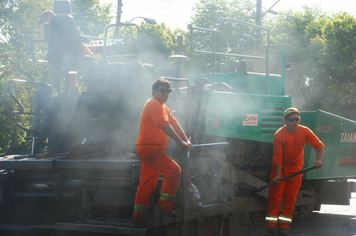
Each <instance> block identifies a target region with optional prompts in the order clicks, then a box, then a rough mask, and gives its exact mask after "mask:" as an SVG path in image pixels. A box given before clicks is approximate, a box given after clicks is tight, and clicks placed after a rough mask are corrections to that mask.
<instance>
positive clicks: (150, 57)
mask: <svg viewBox="0 0 356 236" xmlns="http://www.w3.org/2000/svg"><path fill="white" fill-rule="evenodd" d="M175 45H176V41H175V36H174V35H173V33H172V31H171V29H170V28H167V27H166V26H165V25H164V23H162V24H160V25H150V24H147V23H142V24H141V26H140V60H141V61H142V62H146V63H150V64H154V65H157V66H159V67H166V66H167V60H168V57H169V56H171V55H172V54H173V52H174V50H175V48H176V46H175Z"/></svg>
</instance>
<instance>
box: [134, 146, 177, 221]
mask: <svg viewBox="0 0 356 236" xmlns="http://www.w3.org/2000/svg"><path fill="white" fill-rule="evenodd" d="M136 152H137V155H138V157H139V158H140V160H141V175H140V183H139V185H138V188H137V192H136V198H135V208H134V215H133V219H135V220H139V221H144V220H147V218H148V207H149V198H150V196H151V194H152V193H153V191H154V190H155V188H156V185H157V181H158V177H159V174H161V175H163V176H164V178H163V181H162V187H161V193H160V197H159V199H158V202H157V206H158V207H160V208H161V209H162V210H164V211H172V210H173V204H174V199H175V196H176V192H177V188H178V183H179V179H180V176H181V168H180V166H179V165H178V164H177V163H176V162H175V161H174V160H173V159H172V158H170V157H169V156H168V155H167V154H166V153H165V151H164V150H163V149H162V148H150V149H148V148H140V147H137V148H136Z"/></svg>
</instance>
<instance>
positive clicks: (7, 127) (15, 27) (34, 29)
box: [0, 0, 109, 152]
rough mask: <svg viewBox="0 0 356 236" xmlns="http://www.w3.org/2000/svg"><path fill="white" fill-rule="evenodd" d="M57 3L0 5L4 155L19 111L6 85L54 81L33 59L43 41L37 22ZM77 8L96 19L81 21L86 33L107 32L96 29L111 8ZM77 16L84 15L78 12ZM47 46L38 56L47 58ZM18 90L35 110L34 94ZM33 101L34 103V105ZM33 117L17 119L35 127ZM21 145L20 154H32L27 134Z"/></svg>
mask: <svg viewBox="0 0 356 236" xmlns="http://www.w3.org/2000/svg"><path fill="white" fill-rule="evenodd" d="M53 2H54V1H37V0H22V1H11V0H4V1H1V2H0V24H1V26H2V27H1V29H0V120H1V124H0V152H3V151H5V150H6V149H7V148H8V147H9V143H10V141H11V133H12V130H13V125H14V120H13V119H12V117H13V115H12V111H13V110H18V107H17V105H16V104H15V102H14V100H13V99H12V98H10V96H9V95H8V93H7V92H6V84H7V82H8V81H9V80H11V79H25V80H29V81H37V82H44V79H46V82H47V83H48V82H50V78H49V77H48V76H49V75H50V74H51V70H50V67H47V68H46V67H43V66H42V65H39V64H37V63H34V62H33V60H32V59H31V52H32V49H31V39H32V38H40V37H41V36H40V30H39V27H38V25H37V24H36V23H35V22H36V20H37V19H38V17H39V15H40V14H41V12H42V11H44V10H46V9H52V6H53ZM75 2H76V3H75V5H74V6H73V8H74V9H75V10H77V9H78V11H79V10H81V9H91V10H92V17H91V18H90V19H89V18H88V19H81V23H83V31H84V32H87V33H91V32H96V33H98V34H99V33H102V32H103V31H104V27H103V29H101V31H100V30H98V29H93V27H94V26H95V25H103V24H104V23H105V22H107V21H108V19H107V18H106V16H108V13H109V9H108V6H104V7H100V6H99V5H98V4H99V2H98V1H94V0H93V1H75ZM78 11H77V13H80V12H78ZM44 48H45V47H42V48H41V47H40V48H39V49H40V50H39V51H36V55H37V56H41V57H42V58H44V56H45V51H43V50H42V49H44ZM23 87H25V88H24V89H20V87H19V88H18V87H16V88H14V89H15V90H16V91H17V96H18V97H19V99H20V100H21V102H22V103H23V105H24V107H25V110H26V111H31V109H32V108H33V100H34V92H33V90H31V89H30V88H27V87H26V86H23ZM31 101H32V102H31ZM30 121H31V117H30V116H17V122H18V123H19V124H21V125H23V126H25V127H27V128H29V127H30V124H31V122H30ZM16 142H17V144H18V145H17V146H18V147H20V149H21V147H22V150H20V149H19V150H18V152H28V151H29V146H30V139H29V137H28V136H27V134H26V133H23V132H22V133H20V135H19V136H18V138H17V140H16Z"/></svg>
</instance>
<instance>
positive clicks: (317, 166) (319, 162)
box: [314, 160, 323, 169]
mask: <svg viewBox="0 0 356 236" xmlns="http://www.w3.org/2000/svg"><path fill="white" fill-rule="evenodd" d="M322 166H323V163H322V162H321V160H315V161H314V167H315V169H318V168H320V167H322Z"/></svg>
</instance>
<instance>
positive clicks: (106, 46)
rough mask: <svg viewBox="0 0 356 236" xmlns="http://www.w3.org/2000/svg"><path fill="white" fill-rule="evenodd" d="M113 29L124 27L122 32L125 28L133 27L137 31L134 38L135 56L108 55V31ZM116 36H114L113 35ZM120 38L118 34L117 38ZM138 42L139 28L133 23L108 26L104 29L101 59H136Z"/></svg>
mask: <svg viewBox="0 0 356 236" xmlns="http://www.w3.org/2000/svg"><path fill="white" fill-rule="evenodd" d="M113 27H115V29H119V27H124V29H123V30H121V31H125V30H126V29H127V27H134V28H136V30H137V35H136V38H135V42H136V54H131V55H108V42H109V41H110V40H112V39H108V36H109V33H108V31H109V29H110V28H113ZM114 36H116V35H114ZM117 37H119V38H120V34H118V36H117ZM119 38H118V39H114V40H122V39H119ZM139 42H140V27H139V26H138V25H136V24H133V23H121V22H120V23H116V24H110V25H108V26H107V27H106V29H105V34H104V48H103V52H102V57H103V58H106V59H110V58H134V59H138V52H139V48H140V47H139Z"/></svg>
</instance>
